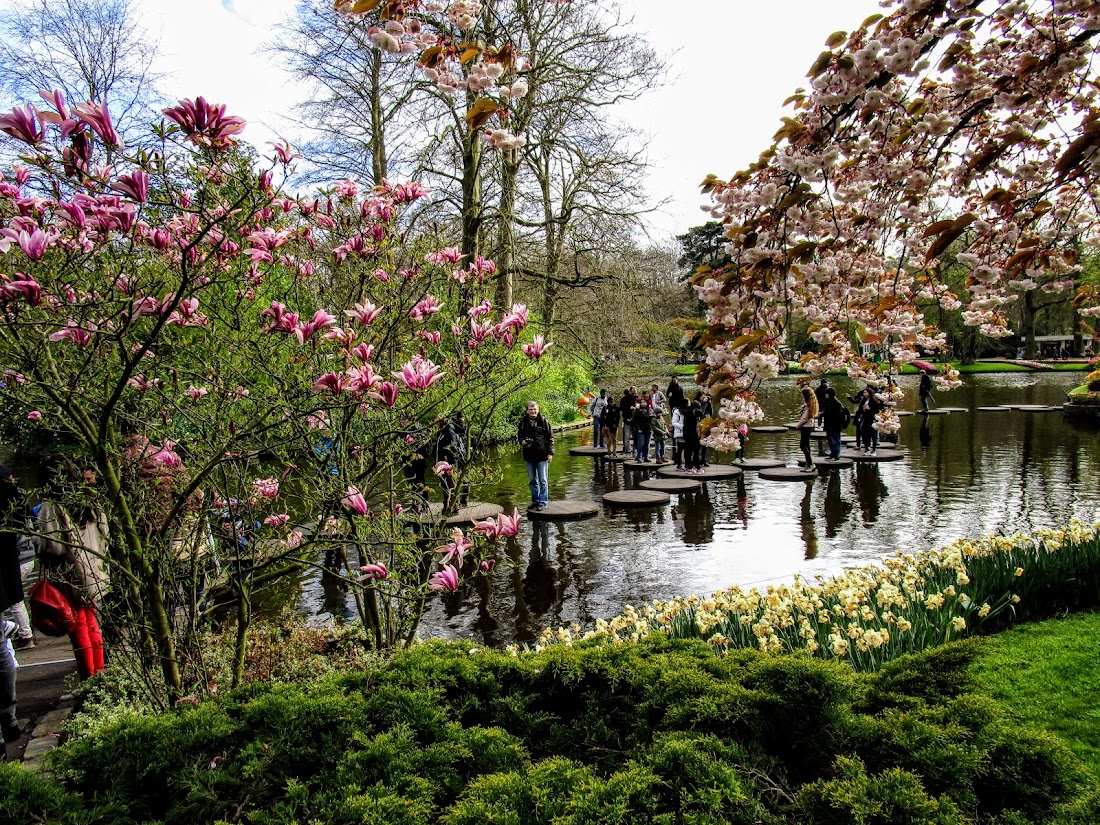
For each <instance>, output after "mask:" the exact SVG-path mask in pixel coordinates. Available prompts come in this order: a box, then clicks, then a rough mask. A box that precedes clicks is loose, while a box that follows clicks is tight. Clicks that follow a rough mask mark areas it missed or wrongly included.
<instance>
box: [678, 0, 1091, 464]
mask: <svg viewBox="0 0 1100 825" xmlns="http://www.w3.org/2000/svg"><path fill="white" fill-rule="evenodd" d="M882 5H883V6H884V7H886V9H887V12H888V13H887V14H886V15H881V14H876V15H874V16H873V17H871V18H869V19H868V20H867V21H865V22H864V23H863V25H861V26H860V27H859V28H858V29H856V30H855V31H854V32H852V33H851V34H848V33H845V32H837V33H836V34H834V35H832V36H831V37H830V38H829V40H828V42H827V46H828V50H827V51H825V52H823V53H822V54H821V55H820V56H819V57H818V59H817V61H816V62H815V63H814V65H813V67H812V69H811V70H810V78H811V83H810V88H809V89H808V90H800V91H799V92H798V93H796V94H795V95H793V96H792V97H791V98H790V99H789V102H790V103H792V104H793V106H794V113H793V114H792V116H790V117H787V118H784V122H783V126H782V128H781V129H780V130H779V132H778V133H777V135H776V142H775V143H774V145H773V146H771V147H770V148H769V149H768V150H767V151H765V152H764V153H763V154H762V155H761V156H760V159H759V161H758V162H757V163H755V164H754V165H752V166H750V167H749V168H748V169H746V170H744V171H742V172H739V173H738V174H737V175H735V176H734V177H733V178H732V179H730V180H728V181H722V180H719V179H717V178H715V177H713V176H711V177H708V178H707V180H706V181H704V184H703V186H704V191H707V192H710V193H711V195H712V197H713V205H712V207H711V210H710V211H711V214H712V215H713V217H714V218H715V219H716V220H719V221H721V222H722V224H723V225H724V230H725V237H726V239H727V242H728V247H727V249H728V252H729V255H730V257H731V262H730V263H729V264H728V265H726V266H724V267H722V268H720V269H715V270H711V269H707V268H703V269H701V270H700V271H699V272H698V273H697V275H696V277H695V285H696V288H697V290H698V292H699V294H700V296H701V297H702V298H703V300H704V301H705V302H706V303H707V305H708V314H707V317H708V320H709V322H710V328H709V330H708V331H707V332H706V333H705V334H704V335H703V336H702V338H701V342H702V343H704V344H705V345H706V346H707V353H708V354H707V365H706V368H705V370H704V375H703V378H704V379H705V380H706V381H707V382H709V383H710V384H711V385H712V386H714V387H715V388H716V392H715V395H716V396H717V397H718V398H720V399H721V408H720V421H719V422H716V424H715V427H714V428H713V429H712V431H711V435H710V441H711V443H712V444H713V445H714V446H718V447H723V446H728V445H730V444H731V443H736V439H735V438H734V437H733V436H734V432H733V431H734V430H735V429H736V427H737V425H738V424H741V423H747V422H751V421H754V420H758V419H759V418H760V417H762V413H761V411H760V408H759V407H758V406H757V404H756V402H755V395H754V392H753V388H754V386H755V385H756V383H757V382H758V381H760V380H762V379H764V378H768V377H770V376H773V375H776V374H777V373H778V372H779V370H780V365H781V362H780V358H779V347H780V344H781V343H782V342H783V340H784V333H785V331H786V330H787V328H788V326H789V325H790V324H791V323H792V322H794V321H797V322H798V323H799V324H801V325H807V324H808V326H809V332H810V335H811V337H812V338H813V340H814V341H815V342H816V343H817V351H816V352H814V353H810V354H807V355H806V356H804V358H803V365H804V366H805V367H806V368H807V369H808V370H809V372H810V373H811V374H813V375H818V374H821V373H823V372H824V371H826V370H830V369H838V368H846V369H847V370H848V373H849V374H850V375H852V376H853V377H858V378H861V379H866V380H868V381H869V382H871V383H874V384H878V385H882V384H883V383H884V382H885V375H884V373H885V372H886V371H887V370H889V369H891V368H893V367H896V365H898V364H900V363H907V362H910V361H912V360H914V359H916V358H918V357H919V355H920V353H921V352H922V351H923V352H935V351H937V350H941V349H943V348H944V345H945V335H944V333H943V332H942V331H941V330H939V329H937V328H936V327H935V326H934V325H932V324H930V323H929V322H928V320H927V319H926V316H925V312H924V310H925V309H926V308H928V307H929V306H932V307H935V306H936V305H938V306H939V307H943V308H945V309H952V310H961V311H962V316H963V319H964V321H965V323H966V324H968V325H969V326H971V327H976V328H977V329H978V330H980V332H981V333H982V334H984V335H987V336H992V337H1004V336H1008V335H1011V334H1012V330H1011V328H1010V326H1009V322H1008V318H1007V311H1008V308H1009V307H1010V306H1011V305H1012V303H1013V302H1014V301H1017V300H1018V299H1019V298H1020V296H1021V295H1022V294H1026V293H1027V292H1028V291H1031V290H1042V291H1044V292H1052V293H1058V292H1066V291H1068V290H1074V289H1076V290H1077V294H1076V295H1075V297H1074V301H1075V304H1076V306H1077V307H1078V308H1079V312H1080V314H1081V315H1082V316H1093V317H1095V316H1097V315H1100V294H1098V292H1097V291H1096V290H1095V288H1090V287H1085V286H1078V281H1077V279H1076V275H1077V273H1078V260H1079V258H1080V256H1081V253H1082V249H1083V247H1085V246H1086V245H1088V244H1091V243H1093V242H1094V238H1095V230H1096V222H1097V216H1098V210H1097V203H1098V201H1097V195H1098V194H1100V192H1098V191H1097V180H1098V175H1097V172H1098V171H1100V155H1098V154H1097V151H1096V150H1097V148H1098V147H1100V119H1098V117H1097V115H1098V111H1097V89H1098V86H1097V76H1096V69H1095V62H1094V60H1093V57H1094V50H1095V41H1096V38H1097V37H1098V36H1100V7H1098V6H1097V4H1096V3H1094V2H1089V1H1088V0H1055V1H1054V2H1041V3H1040V2H1016V1H1012V2H1009V0H1002V1H1001V2H979V0H887V2H884V3H883V4H882ZM947 261H949V262H951V263H955V262H957V263H958V264H960V265H962V266H964V267H966V269H967V270H968V274H967V277H966V280H965V291H961V292H953V291H952V290H951V289H950V288H949V286H948V284H947V283H946V282H945V281H943V280H941V278H940V277H939V275H938V273H940V272H942V271H943V270H944V268H943V267H939V266H938V265H939V264H940V263H941V262H947ZM930 315H931V313H930ZM857 330H861V331H864V332H865V333H869V334H873V335H877V336H881V338H882V339H883V340H885V341H886V342H887V343H888V346H889V354H890V362H889V364H886V365H884V366H882V367H876V366H875V365H873V364H870V363H869V362H867V361H866V360H865V359H863V358H860V357H859V356H858V355H857V353H856V352H855V351H854V350H853V346H852V340H853V336H854V333H855V332H856V331H857ZM935 380H936V382H937V383H938V385H939V387H940V389H944V390H946V389H951V388H953V387H955V386H958V383H959V382H958V375H957V373H956V372H954V371H947V370H945V371H944V372H943V373H942V374H940V375H939V376H937V377H936V379H935ZM890 418H891V416H890V415H889V413H887V414H885V415H884V416H883V417H882V420H881V421H880V426H882V427H884V428H886V429H890V428H892V427H894V426H896V420H890Z"/></svg>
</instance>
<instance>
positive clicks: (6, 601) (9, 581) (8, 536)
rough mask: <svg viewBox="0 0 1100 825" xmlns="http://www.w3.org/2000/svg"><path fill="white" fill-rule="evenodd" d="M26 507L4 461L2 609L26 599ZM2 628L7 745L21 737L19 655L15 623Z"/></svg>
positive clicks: (0, 699)
mask: <svg viewBox="0 0 1100 825" xmlns="http://www.w3.org/2000/svg"><path fill="white" fill-rule="evenodd" d="M24 510H25V504H24V501H23V496H22V495H21V494H20V492H19V488H18V487H17V486H16V484H15V476H13V475H12V474H11V470H9V469H8V468H7V467H5V466H4V465H3V464H0V612H2V611H4V610H7V609H8V608H9V607H11V606H12V605H13V604H17V603H19V602H22V601H23V582H22V577H21V576H20V575H19V548H18V545H17V539H18V535H19V533H18V530H19V528H20V520H21V519H22V517H23V514H24ZM0 631H2V632H0V734H3V738H4V744H5V745H7V744H8V743H10V742H15V741H17V740H18V739H19V736H20V731H19V722H18V721H17V719H16V714H15V669H16V663H15V654H14V653H13V652H12V649H11V646H10V645H9V644H8V635H9V631H10V632H11V633H14V632H15V622H7V621H5V620H3V619H0Z"/></svg>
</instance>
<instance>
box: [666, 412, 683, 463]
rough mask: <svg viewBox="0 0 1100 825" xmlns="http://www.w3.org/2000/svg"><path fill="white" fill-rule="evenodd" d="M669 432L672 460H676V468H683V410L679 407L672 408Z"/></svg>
mask: <svg viewBox="0 0 1100 825" xmlns="http://www.w3.org/2000/svg"><path fill="white" fill-rule="evenodd" d="M669 434H670V435H671V437H672V460H673V461H675V462H676V469H677V470H682V469H684V411H683V410H682V409H681V408H680V407H676V408H674V409H673V410H672V421H671V423H670V424H669Z"/></svg>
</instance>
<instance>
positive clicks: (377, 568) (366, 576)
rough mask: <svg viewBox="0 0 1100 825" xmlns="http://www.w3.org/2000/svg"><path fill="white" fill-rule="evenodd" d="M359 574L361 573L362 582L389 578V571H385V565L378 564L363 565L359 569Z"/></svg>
mask: <svg viewBox="0 0 1100 825" xmlns="http://www.w3.org/2000/svg"><path fill="white" fill-rule="evenodd" d="M359 572H360V573H362V574H363V575H362V577H361V578H362V580H363V581H380V580H382V579H386V578H389V575H390V571H389V570H387V569H386V565H384V564H382V563H381V562H378V563H377V564H364V565H363V566H362V567H360V568H359Z"/></svg>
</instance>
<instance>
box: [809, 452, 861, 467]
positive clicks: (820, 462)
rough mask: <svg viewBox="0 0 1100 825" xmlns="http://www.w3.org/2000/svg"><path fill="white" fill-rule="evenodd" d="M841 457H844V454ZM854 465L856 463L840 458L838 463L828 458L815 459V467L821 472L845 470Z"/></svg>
mask: <svg viewBox="0 0 1100 825" xmlns="http://www.w3.org/2000/svg"><path fill="white" fill-rule="evenodd" d="M841 455H842V456H843V453H842V454H841ZM853 464H855V461H853V460H852V459H850V458H843V457H841V458H838V459H837V460H836V461H830V460H829V459H828V457H826V458H815V459H814V466H815V467H817V469H819V470H843V469H845V468H846V467H851V466H852V465H853Z"/></svg>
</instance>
